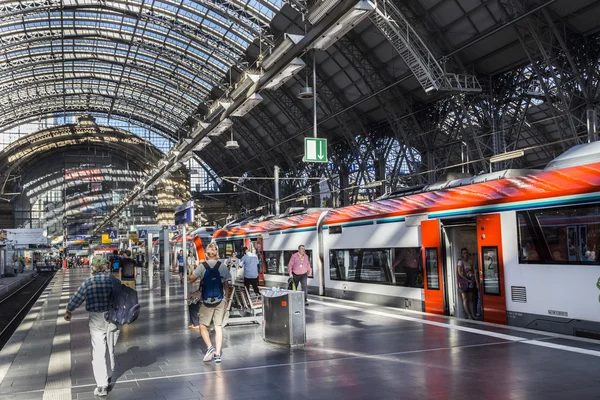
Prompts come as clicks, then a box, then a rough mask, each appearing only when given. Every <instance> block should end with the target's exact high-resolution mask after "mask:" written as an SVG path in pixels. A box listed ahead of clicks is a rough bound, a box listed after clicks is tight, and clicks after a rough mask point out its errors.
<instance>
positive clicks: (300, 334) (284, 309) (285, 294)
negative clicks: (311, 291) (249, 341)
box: [262, 289, 306, 346]
mask: <svg viewBox="0 0 600 400" xmlns="http://www.w3.org/2000/svg"><path fill="white" fill-rule="evenodd" d="M262 301H263V317H264V321H263V339H264V340H265V341H267V342H271V343H277V344H283V345H286V346H302V345H304V344H305V343H306V313H305V309H304V292H300V291H293V290H283V289H278V290H277V289H276V290H272V289H270V290H266V291H263V294H262Z"/></svg>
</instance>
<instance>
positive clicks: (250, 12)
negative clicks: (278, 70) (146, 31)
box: [0, 0, 277, 44]
mask: <svg viewBox="0 0 600 400" xmlns="http://www.w3.org/2000/svg"><path fill="white" fill-rule="evenodd" d="M162 3H163V4H168V5H169V6H171V7H170V8H165V9H163V8H159V7H152V4H146V3H144V2H143V1H141V0H139V1H114V0H113V1H102V8H108V9H111V10H113V11H119V12H121V13H130V14H133V15H138V14H140V13H143V12H144V10H147V11H146V12H148V11H150V10H151V11H152V12H154V13H157V14H159V15H164V16H166V17H169V16H171V17H172V16H175V15H177V16H178V17H180V18H182V20H184V21H186V23H188V24H192V25H193V24H194V23H196V22H197V20H196V19H194V18H193V17H196V18H197V19H202V18H208V19H210V20H211V21H212V22H213V23H215V24H218V25H223V21H222V20H221V19H220V18H215V16H213V15H211V13H206V12H203V10H201V9H200V8H198V7H194V3H192V2H185V3H182V2H179V1H174V0H163V1H162ZM195 4H196V5H197V6H200V7H202V8H206V9H208V10H209V11H211V12H213V13H215V15H218V16H220V17H222V18H225V19H227V20H231V21H234V22H235V23H236V24H237V25H238V26H239V27H241V28H243V29H244V30H246V31H247V33H248V34H249V35H251V34H252V37H253V38H254V39H256V38H258V37H259V36H267V37H268V36H269V30H268V28H269V19H268V18H267V17H266V16H265V15H264V14H263V13H261V12H260V11H258V10H256V9H255V8H253V7H247V4H244V3H243V2H241V1H220V0H205V1H198V2H196V3H195ZM268 4H269V3H268V2H267V3H263V4H262V5H263V6H267V5H268ZM98 8H99V5H98V1H97V0H62V1H59V0H45V1H44V0H42V1H40V0H36V1H6V2H4V4H2V5H0V21H4V20H10V19H14V18H19V19H20V18H21V17H23V16H24V15H29V14H39V13H41V12H47V13H53V12H60V11H62V12H73V11H75V10H84V11H89V10H90V9H91V10H94V9H98ZM174 8H177V11H173V9H174ZM271 11H273V12H276V11H277V8H276V7H272V8H271ZM224 27H226V26H224ZM263 40H265V43H267V44H268V43H269V42H268V39H263Z"/></svg>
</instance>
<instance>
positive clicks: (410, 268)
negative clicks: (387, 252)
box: [392, 247, 423, 288]
mask: <svg viewBox="0 0 600 400" xmlns="http://www.w3.org/2000/svg"><path fill="white" fill-rule="evenodd" d="M392 255H393V259H392V273H393V276H392V278H393V282H394V285H396V286H406V287H418V288H422V287H423V267H422V265H423V263H422V261H421V248H420V247H398V248H394V249H392Z"/></svg>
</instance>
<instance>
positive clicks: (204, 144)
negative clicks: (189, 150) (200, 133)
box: [194, 137, 210, 151]
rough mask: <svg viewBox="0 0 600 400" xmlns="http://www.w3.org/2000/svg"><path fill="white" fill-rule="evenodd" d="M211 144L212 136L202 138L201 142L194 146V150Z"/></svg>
mask: <svg viewBox="0 0 600 400" xmlns="http://www.w3.org/2000/svg"><path fill="white" fill-rule="evenodd" d="M209 144H210V138H209V137H203V138H202V139H200V142H199V143H198V144H197V145H196V147H194V151H200V150H202V149H203V148H205V147H206V146H208V145H209Z"/></svg>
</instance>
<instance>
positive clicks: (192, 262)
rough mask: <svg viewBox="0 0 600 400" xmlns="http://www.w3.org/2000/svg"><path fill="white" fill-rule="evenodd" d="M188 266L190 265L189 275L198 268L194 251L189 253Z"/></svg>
mask: <svg viewBox="0 0 600 400" xmlns="http://www.w3.org/2000/svg"><path fill="white" fill-rule="evenodd" d="M187 265H188V274H189V273H191V272H192V271H194V270H195V269H196V267H197V263H196V258H195V257H194V253H192V251H191V250H190V251H188V256H187Z"/></svg>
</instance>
